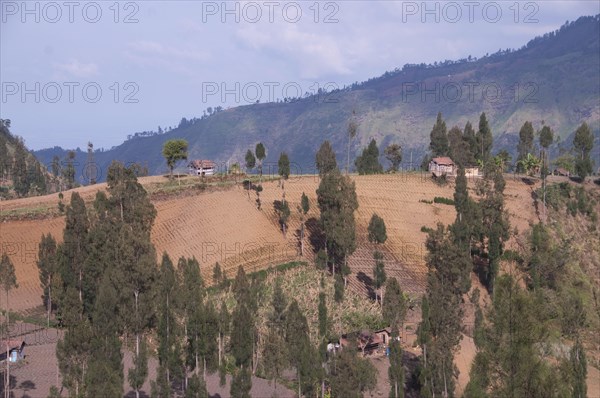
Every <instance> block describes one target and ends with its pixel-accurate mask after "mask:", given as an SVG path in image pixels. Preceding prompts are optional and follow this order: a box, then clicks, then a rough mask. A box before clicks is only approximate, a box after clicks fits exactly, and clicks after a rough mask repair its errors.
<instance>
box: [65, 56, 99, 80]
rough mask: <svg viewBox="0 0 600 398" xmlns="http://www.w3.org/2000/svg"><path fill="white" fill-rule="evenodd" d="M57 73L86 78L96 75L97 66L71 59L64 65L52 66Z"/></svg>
mask: <svg viewBox="0 0 600 398" xmlns="http://www.w3.org/2000/svg"><path fill="white" fill-rule="evenodd" d="M54 68H55V69H56V71H58V72H63V73H67V74H68V75H70V76H72V77H78V78H88V77H92V76H95V75H97V74H98V65H96V64H95V63H83V62H80V61H79V60H77V59H71V60H69V62H67V63H64V64H54Z"/></svg>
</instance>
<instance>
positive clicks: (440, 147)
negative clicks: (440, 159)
mask: <svg viewBox="0 0 600 398" xmlns="http://www.w3.org/2000/svg"><path fill="white" fill-rule="evenodd" d="M429 139H430V142H429V149H430V150H431V155H432V156H433V157H437V156H448V150H449V148H448V136H447V134H446V122H444V120H443V119H442V112H438V114H437V118H436V120H435V124H434V125H433V128H432V129H431V133H430V134H429Z"/></svg>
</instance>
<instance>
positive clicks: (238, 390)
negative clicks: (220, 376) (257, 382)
mask: <svg viewBox="0 0 600 398" xmlns="http://www.w3.org/2000/svg"><path fill="white" fill-rule="evenodd" d="M251 389H252V378H251V373H250V367H241V368H239V369H236V371H235V372H234V373H233V377H232V379H231V390H230V393H231V396H232V397H236V398H252V397H251V395H250V390H251Z"/></svg>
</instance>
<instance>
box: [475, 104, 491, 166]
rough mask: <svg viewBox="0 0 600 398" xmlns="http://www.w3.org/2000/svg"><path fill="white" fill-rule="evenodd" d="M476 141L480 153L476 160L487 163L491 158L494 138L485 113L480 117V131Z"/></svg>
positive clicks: (477, 153)
mask: <svg viewBox="0 0 600 398" xmlns="http://www.w3.org/2000/svg"><path fill="white" fill-rule="evenodd" d="M476 139H477V147H478V151H477V152H476V155H475V158H476V159H477V160H480V161H482V162H484V163H486V162H487V161H488V159H489V158H490V156H491V155H490V153H491V151H492V144H493V137H492V130H490V126H489V123H488V120H487V118H486V116H485V112H483V113H482V114H481V116H480V117H479V130H478V131H477V135H476Z"/></svg>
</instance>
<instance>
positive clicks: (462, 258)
mask: <svg viewBox="0 0 600 398" xmlns="http://www.w3.org/2000/svg"><path fill="white" fill-rule="evenodd" d="M426 247H427V250H428V254H427V267H428V273H427V296H426V300H425V299H424V300H423V304H422V312H423V319H422V321H421V325H420V326H419V331H418V335H419V341H420V343H421V345H422V346H423V359H424V369H423V372H422V377H423V380H422V383H423V385H424V388H425V390H426V391H427V393H426V395H442V396H450V395H449V394H452V393H453V391H454V384H455V377H456V373H457V372H456V367H455V365H454V352H455V350H456V347H457V346H458V344H459V342H460V339H461V330H462V326H461V324H462V316H463V310H462V308H461V302H462V295H463V294H464V293H466V292H467V291H468V290H469V288H470V271H471V267H472V264H471V261H470V258H469V256H468V254H467V253H465V251H464V250H463V249H462V248H461V247H460V246H458V245H456V244H455V239H453V237H452V236H451V234H448V233H447V232H446V230H445V228H444V227H443V226H442V225H441V224H438V227H437V229H436V230H433V231H432V232H430V233H429V236H428V237H427V241H426ZM386 296H387V295H386Z"/></svg>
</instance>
